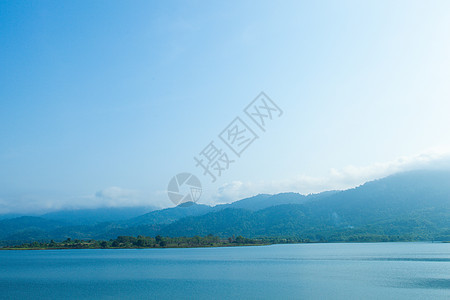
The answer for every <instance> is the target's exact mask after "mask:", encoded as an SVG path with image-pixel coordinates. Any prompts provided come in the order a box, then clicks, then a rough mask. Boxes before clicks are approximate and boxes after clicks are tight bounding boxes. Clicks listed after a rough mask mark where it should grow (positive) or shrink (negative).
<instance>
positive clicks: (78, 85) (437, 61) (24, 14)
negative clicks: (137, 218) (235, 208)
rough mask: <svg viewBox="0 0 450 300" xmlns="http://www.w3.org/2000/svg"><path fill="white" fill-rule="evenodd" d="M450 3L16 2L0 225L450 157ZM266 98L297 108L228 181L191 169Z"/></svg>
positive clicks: (9, 16)
mask: <svg viewBox="0 0 450 300" xmlns="http://www.w3.org/2000/svg"><path fill="white" fill-rule="evenodd" d="M449 36H450V3H449V2H448V1H433V2H430V3H429V2H425V1H365V2H364V3H361V1H320V2H317V3H313V2H312V1H282V2H281V3H276V2H275V1H273V2H271V1H233V2H219V1H190V2H182V1H180V2H178V1H164V2H163V1H154V2H151V1H141V2H139V1H136V2H133V4H132V5H131V4H129V2H126V1H108V2H107V1H96V2H94V3H92V2H91V1H73V2H68V1H65V2H57V1H33V2H31V1H30V2H16V1H2V2H1V3H0V213H8V212H39V211H46V210H54V209H61V208H67V207H97V206H129V205H158V206H171V205H172V203H171V202H170V200H169V199H168V198H167V195H166V192H165V191H166V189H167V184H168V182H169V180H170V179H171V178H172V176H174V175H175V174H177V173H180V172H191V173H193V174H195V175H197V176H198V178H199V179H200V180H201V181H202V185H203V187H204V191H203V195H202V198H201V199H200V202H203V203H209V204H213V203H221V202H229V201H233V200H236V199H239V198H240V197H244V196H249V195H252V194H256V193H260V192H264V193H276V192H282V191H294V192H300V193H310V192H318V191H321V190H326V189H330V188H347V187H351V186H355V185H358V184H360V183H362V182H364V181H365V180H370V179H373V178H377V177H380V176H384V175H387V174H389V173H392V172H396V171H401V170H404V169H408V168H412V167H417V166H419V167H420V166H423V165H424V164H429V163H435V164H436V163H440V162H441V160H442V159H445V158H447V156H448V149H449V147H450V140H449V138H448V136H449V135H448V132H450V120H449V118H448V112H449V111H450V101H449V99H450V97H449V96H450V85H449V84H448V82H450V59H449V56H448V53H450V39H449ZM261 91H264V92H265V93H266V94H267V95H268V96H269V97H271V98H272V99H273V100H274V102H276V103H277V104H278V105H279V106H280V108H282V110H283V112H284V113H283V115H282V116H281V117H280V118H278V119H275V120H273V122H271V123H270V126H268V129H267V131H266V132H265V133H262V132H258V134H259V135H260V138H259V139H258V140H256V141H255V142H254V143H253V144H252V145H251V146H250V147H249V148H248V149H247V150H246V151H245V153H244V154H243V155H242V156H241V157H240V158H238V159H236V162H235V163H234V164H233V165H231V166H230V169H229V170H227V171H226V172H224V173H223V174H222V176H221V177H220V178H219V179H218V180H217V181H216V182H215V183H211V182H210V180H209V178H208V177H206V176H203V175H202V172H201V170H200V169H199V168H196V167H195V162H194V160H193V157H194V156H196V155H198V154H199V152H200V151H201V150H202V149H203V148H205V147H206V146H207V145H208V143H209V142H210V141H212V140H214V141H216V140H217V141H218V137H217V136H218V134H219V133H220V132H221V131H222V130H223V129H224V128H225V127H226V126H227V125H228V124H229V123H230V122H231V121H232V120H233V119H234V118H235V117H236V116H242V115H243V109H244V107H246V105H247V104H248V103H250V102H251V101H252V100H253V99H254V98H255V97H256V96H257V95H258V94H259V93H260V92H261Z"/></svg>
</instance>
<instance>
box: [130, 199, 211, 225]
mask: <svg viewBox="0 0 450 300" xmlns="http://www.w3.org/2000/svg"><path fill="white" fill-rule="evenodd" d="M210 211H212V207H211V206H208V205H203V204H196V203H194V204H193V205H190V206H176V207H171V208H166V209H161V210H156V211H152V212H150V213H147V214H145V215H142V216H139V217H135V218H132V219H130V220H126V221H124V222H122V223H123V224H128V225H151V224H169V223H172V222H174V221H176V220H179V219H181V218H184V217H188V216H199V215H202V214H205V213H207V212H210Z"/></svg>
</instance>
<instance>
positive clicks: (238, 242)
mask: <svg viewBox="0 0 450 300" xmlns="http://www.w3.org/2000/svg"><path fill="white" fill-rule="evenodd" d="M300 242H308V241H304V240H301V239H284V238H258V239H249V238H245V237H242V236H237V237H234V236H232V237H229V238H227V239H221V238H219V237H218V236H213V235H208V236H205V237H200V236H194V237H162V236H160V235H157V236H156V237H154V238H153V237H148V236H141V235H140V236H138V237H133V236H119V237H118V238H116V239H114V240H109V241H97V240H78V239H75V240H72V239H70V238H68V239H66V240H65V241H62V242H55V241H53V240H51V241H50V242H36V241H35V242H32V243H24V244H20V245H16V246H7V247H3V248H0V250H45V249H139V248H194V247H195V248H196V247H228V246H257V245H271V244H282V243H283V244H286V243H300Z"/></svg>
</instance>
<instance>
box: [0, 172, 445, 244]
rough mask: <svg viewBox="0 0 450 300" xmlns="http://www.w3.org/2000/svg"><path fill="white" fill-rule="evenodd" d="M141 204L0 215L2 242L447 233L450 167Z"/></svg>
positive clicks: (382, 237)
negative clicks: (303, 188) (306, 190)
mask: <svg viewBox="0 0 450 300" xmlns="http://www.w3.org/2000/svg"><path fill="white" fill-rule="evenodd" d="M121 210H123V211H122V212H121ZM144 210H145V209H144V208H136V209H131V208H124V209H119V208H117V209H113V210H112V211H111V212H110V213H109V214H108V211H107V209H106V210H103V211H101V213H100V211H98V212H97V213H96V212H93V211H90V212H88V211H78V212H58V213H50V214H46V215H43V216H39V217H35V216H34V217H33V216H21V217H17V218H12V219H6V220H5V219H4V220H0V241H2V244H14V243H19V242H24V241H33V240H39V241H48V240H51V239H53V240H55V241H59V240H64V239H66V238H69V237H70V238H72V239H111V238H116V237H117V236H121V235H133V236H137V235H147V236H156V235H162V236H195V235H208V234H214V235H219V236H222V237H228V236H232V235H242V236H245V237H286V238H289V237H295V238H302V239H305V240H311V241H388V240H389V241H392V240H450V171H447V170H418V171H411V172H405V173H399V174H395V175H391V176H388V177H385V178H382V179H379V180H375V181H370V182H367V183H365V184H363V185H361V186H359V187H356V188H353V189H348V190H344V191H329V192H324V193H319V194H312V195H301V194H298V193H282V194H276V195H268V194H260V195H256V196H254V197H250V198H246V199H242V200H240V201H236V202H233V203H231V204H224V205H216V206H207V205H202V204H193V205H191V206H187V207H174V208H167V209H161V210H153V211H150V210H152V209H151V208H146V210H147V211H148V212H147V213H144V214H141V213H142V212H143V211H144ZM96 214H98V217H96Z"/></svg>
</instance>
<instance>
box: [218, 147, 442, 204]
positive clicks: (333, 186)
mask: <svg viewBox="0 0 450 300" xmlns="http://www.w3.org/2000/svg"><path fill="white" fill-rule="evenodd" d="M449 166H450V151H448V150H445V149H432V150H429V151H426V152H424V153H421V154H418V155H413V156H404V157H399V158H398V159H395V160H392V161H388V162H383V163H374V164H371V165H368V166H362V167H361V166H360V167H358V166H352V165H350V166H347V167H345V168H343V169H340V170H338V169H330V171H329V174H328V175H327V176H324V177H311V176H308V175H298V176H296V177H295V178H290V179H285V180H276V181H259V182H241V181H233V182H231V183H227V184H225V185H223V186H221V187H220V188H219V189H218V190H217V192H216V194H215V195H213V197H212V199H211V204H218V203H229V202H232V201H236V200H239V199H242V198H246V197H250V196H254V195H256V194H261V193H267V194H276V193H281V192H298V193H302V194H310V193H318V192H323V191H327V190H342V189H348V188H352V187H355V186H359V185H361V184H363V183H365V182H367V181H370V180H374V179H378V178H382V177H385V176H388V175H391V174H394V173H398V172H404V171H409V170H415V169H425V168H442V167H446V168H448V167H449Z"/></svg>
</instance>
